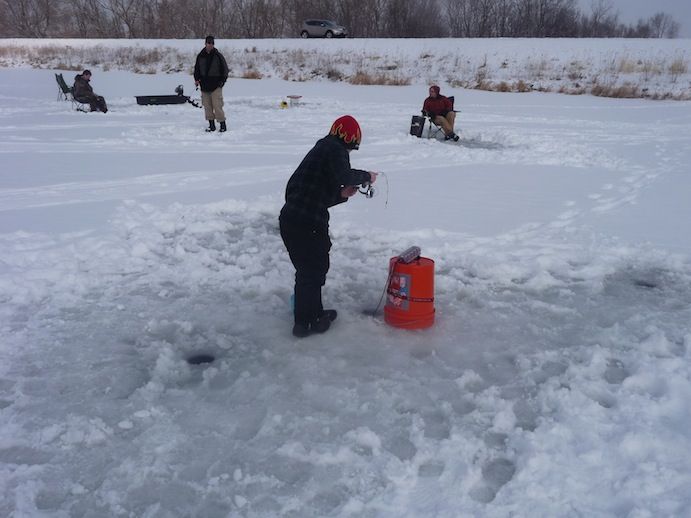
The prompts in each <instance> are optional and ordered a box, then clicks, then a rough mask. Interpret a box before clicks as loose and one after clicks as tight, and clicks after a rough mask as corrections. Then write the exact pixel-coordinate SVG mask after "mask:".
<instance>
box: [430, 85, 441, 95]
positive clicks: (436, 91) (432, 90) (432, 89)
mask: <svg viewBox="0 0 691 518" xmlns="http://www.w3.org/2000/svg"><path fill="white" fill-rule="evenodd" d="M429 89H430V92H434V93H435V94H437V95H439V92H440V91H441V90H440V88H439V87H438V86H437V85H432V86H430V87H429Z"/></svg>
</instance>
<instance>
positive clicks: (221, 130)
mask: <svg viewBox="0 0 691 518" xmlns="http://www.w3.org/2000/svg"><path fill="white" fill-rule="evenodd" d="M226 129H227V128H226V121H221V129H219V130H218V131H219V132H220V133H223V132H224V131H225V130H226Z"/></svg>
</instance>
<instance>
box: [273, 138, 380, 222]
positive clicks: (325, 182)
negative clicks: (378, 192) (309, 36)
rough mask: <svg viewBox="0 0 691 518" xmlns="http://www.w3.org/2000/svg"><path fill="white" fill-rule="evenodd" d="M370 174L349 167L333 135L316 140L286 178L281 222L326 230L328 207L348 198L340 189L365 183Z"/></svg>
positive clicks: (345, 153)
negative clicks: (287, 178)
mask: <svg viewBox="0 0 691 518" xmlns="http://www.w3.org/2000/svg"><path fill="white" fill-rule="evenodd" d="M369 179H370V174H369V173H368V172H367V171H363V170H361V169H352V168H351V167H350V157H349V156H348V149H347V147H346V144H345V143H344V142H343V141H342V140H341V139H340V138H338V137H337V136H336V135H327V136H326V137H324V138H322V139H320V140H318V141H317V143H316V144H315V145H314V147H313V148H312V149H311V150H310V152H309V153H307V155H306V156H305V158H304V159H303V160H302V162H301V163H300V165H299V166H298V167H297V169H296V170H295V172H294V173H293V175H292V176H291V177H290V179H289V180H288V185H287V187H286V195H285V199H286V202H285V205H283V208H282V209H281V216H280V219H281V221H283V222H286V223H289V224H293V225H299V226H303V227H307V228H310V229H313V230H321V231H328V229H329V211H328V208H329V207H333V206H334V205H337V204H339V203H343V202H345V201H348V198H343V197H341V188H342V187H344V186H347V185H360V184H362V183H364V182H368V181H369Z"/></svg>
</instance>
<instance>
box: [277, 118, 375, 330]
mask: <svg viewBox="0 0 691 518" xmlns="http://www.w3.org/2000/svg"><path fill="white" fill-rule="evenodd" d="M361 137H362V134H361V132H360V125H359V124H358V123H357V121H356V120H355V119H354V118H353V117H351V116H350V115H344V116H343V117H340V118H338V119H336V121H335V122H334V123H333V125H332V126H331V130H330V131H329V134H328V135H327V136H326V137H324V138H322V139H320V140H319V141H317V143H316V144H315V146H314V147H313V148H312V149H311V150H310V151H309V153H307V155H306V156H305V158H304V159H303V160H302V162H301V163H300V165H299V166H298V168H297V169H296V170H295V172H294V173H293V175H292V176H291V177H290V179H289V180H288V185H287V187H286V194H285V200H286V201H285V204H284V205H283V208H282V209H281V215H280V216H279V224H280V228H281V238H283V243H284V244H285V246H286V248H287V249H288V254H289V255H290V260H291V262H292V263H293V266H295V310H294V316H295V325H294V326H293V335H295V336H297V337H299V338H303V337H305V336H308V335H310V334H312V333H324V332H325V331H327V330H328V329H329V327H330V325H331V322H332V321H334V320H335V319H336V310H333V309H326V310H325V309H324V307H323V306H322V299H321V287H322V286H324V284H325V283H326V273H327V272H328V271H329V250H330V249H331V240H330V239H329V211H328V209H329V207H332V206H334V205H337V204H339V203H343V202H346V201H348V198H350V197H351V196H353V195H354V194H355V193H356V192H357V186H358V185H360V184H363V183H367V182H369V183H374V182H375V181H376V179H377V173H372V172H368V171H362V170H360V169H352V168H351V167H350V157H349V156H348V154H349V152H350V151H352V150H354V149H358V148H359V146H360V140H361Z"/></svg>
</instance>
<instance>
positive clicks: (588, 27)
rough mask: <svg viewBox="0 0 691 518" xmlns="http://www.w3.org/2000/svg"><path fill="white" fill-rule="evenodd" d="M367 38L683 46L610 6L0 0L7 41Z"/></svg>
mask: <svg viewBox="0 0 691 518" xmlns="http://www.w3.org/2000/svg"><path fill="white" fill-rule="evenodd" d="M308 18H324V19H330V20H335V21H337V22H338V23H340V24H342V25H345V26H346V27H347V28H348V31H349V33H350V36H353V37H362V38H434V37H436V38H443V37H454V38H495V37H506V38H514V37H525V38H549V37H573V38H590V37H596V38H676V37H677V36H678V34H679V30H680V24H679V23H678V22H677V21H675V20H674V19H673V18H672V17H671V16H670V15H669V14H666V13H663V12H659V13H657V14H655V15H653V16H651V17H650V18H648V19H640V20H638V22H637V23H633V24H625V23H622V22H621V21H620V20H619V14H618V12H617V11H615V9H614V8H613V5H612V2H611V0H593V2H592V4H591V7H590V10H589V11H583V10H581V9H580V8H579V7H578V6H577V2H576V0H0V37H28V38H48V37H52V38H62V37H67V38H171V39H186V38H203V37H204V36H205V35H207V34H214V35H215V36H216V37H217V38H285V37H288V38H290V37H296V36H298V34H299V32H300V26H301V23H302V21H303V20H304V19H308Z"/></svg>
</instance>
